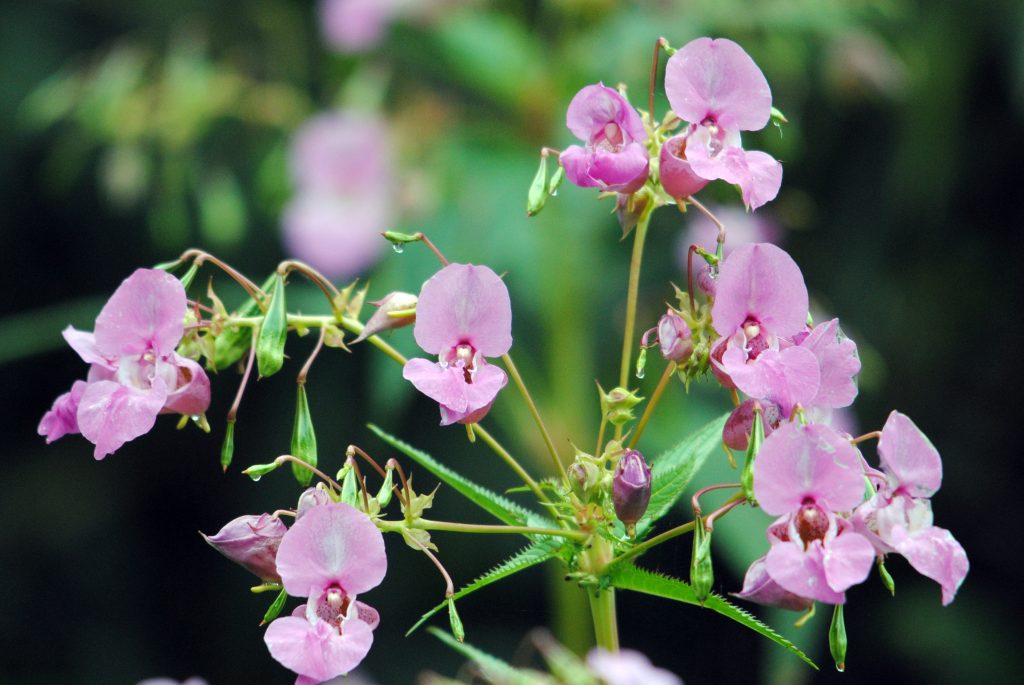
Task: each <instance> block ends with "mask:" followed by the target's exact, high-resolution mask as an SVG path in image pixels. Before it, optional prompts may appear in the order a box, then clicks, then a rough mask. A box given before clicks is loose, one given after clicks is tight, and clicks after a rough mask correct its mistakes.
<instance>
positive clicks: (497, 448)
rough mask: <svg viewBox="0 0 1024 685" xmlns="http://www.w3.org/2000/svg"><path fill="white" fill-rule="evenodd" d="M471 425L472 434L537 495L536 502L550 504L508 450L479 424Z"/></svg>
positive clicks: (535, 482)
mask: <svg viewBox="0 0 1024 685" xmlns="http://www.w3.org/2000/svg"><path fill="white" fill-rule="evenodd" d="M471 425H472V427H473V432H474V433H476V434H477V435H479V436H480V437H481V438H482V439H483V441H484V442H486V443H487V445H488V447H490V448H491V449H492V450H494V452H495V454H497V455H498V456H499V457H501V459H502V461H504V462H505V463H506V464H508V466H509V468H511V469H512V470H513V471H515V472H516V475H517V476H519V478H520V479H521V480H522V481H523V482H524V483H526V486H527V487H528V488H530V490H533V494H535V495H537V499H538V500H540V501H541V502H544V503H546V504H551V500H549V499H548V496H547V495H545V494H544V491H543V490H541V489H540V485H538V484H537V481H535V480H534V479H533V477H532V476H530V474H529V473H527V472H526V469H524V468H523V467H522V465H521V464H520V463H519V462H518V461H516V459H515V457H513V456H512V455H511V454H509V453H508V450H506V449H505V448H504V447H502V445H501V443H499V442H498V441H497V440H495V439H494V437H493V436H492V435H491V434H490V433H488V432H487V431H486V430H484V428H483V427H482V426H481V425H480V424H479V423H474V424H471Z"/></svg>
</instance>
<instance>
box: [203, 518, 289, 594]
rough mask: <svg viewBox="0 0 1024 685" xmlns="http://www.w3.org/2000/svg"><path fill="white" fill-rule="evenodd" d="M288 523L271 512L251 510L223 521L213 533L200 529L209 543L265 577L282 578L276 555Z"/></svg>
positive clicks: (276, 580)
mask: <svg viewBox="0 0 1024 685" xmlns="http://www.w3.org/2000/svg"><path fill="white" fill-rule="evenodd" d="M286 532H288V527H287V526H285V525H284V523H283V522H282V521H281V519H279V518H276V517H274V516H271V515H270V514H260V515H258V516H257V515H255V514H248V515H245V516H239V517H238V518H235V519H232V520H231V521H228V522H227V523H226V524H224V527H223V528H221V529H220V530H219V531H217V533H216V534H214V535H205V534H204V533H199V534H200V535H202V536H203V539H204V540H206V542H207V544H209V545H210V546H211V547H213V548H214V549H215V550H217V551H218V552H220V553H221V554H223V555H224V556H225V557H227V558H228V559H230V560H231V561H233V562H235V563H236V564H238V565H240V566H242V568H244V569H246V570H247V571H249V572H250V573H253V574H255V575H256V576H259V577H260V578H262V579H263V580H269V581H274V582H278V583H279V582H281V576H279V575H278V573H277V567H276V566H275V564H274V558H275V557H276V556H277V548H278V546H279V545H280V544H281V539H282V538H283V537H284V534H285V533H286Z"/></svg>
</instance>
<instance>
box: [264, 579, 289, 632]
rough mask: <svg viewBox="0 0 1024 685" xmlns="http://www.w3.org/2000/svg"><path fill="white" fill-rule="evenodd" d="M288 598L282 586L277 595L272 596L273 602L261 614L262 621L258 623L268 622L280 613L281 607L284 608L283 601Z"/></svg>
mask: <svg viewBox="0 0 1024 685" xmlns="http://www.w3.org/2000/svg"><path fill="white" fill-rule="evenodd" d="M287 599H288V593H287V592H285V590H284V588H282V589H281V591H280V592H278V593H277V597H275V598H274V602H273V604H271V605H270V606H269V607H268V608H267V613H265V614H263V621H262V622H261V623H260V625H264V624H266V623H270V622H271V621H273V620H274V619H275V618H277V617H278V616H279V615H280V614H281V609H284V603H285V601H286V600H287Z"/></svg>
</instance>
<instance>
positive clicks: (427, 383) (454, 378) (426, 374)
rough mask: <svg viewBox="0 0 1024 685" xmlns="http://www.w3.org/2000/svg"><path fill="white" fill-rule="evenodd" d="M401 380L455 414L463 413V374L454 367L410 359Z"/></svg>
mask: <svg viewBox="0 0 1024 685" xmlns="http://www.w3.org/2000/svg"><path fill="white" fill-rule="evenodd" d="M402 378H404V379H405V380H407V381H409V382H410V383H412V384H413V385H414V386H416V389H417V390H419V391H420V392H421V393H423V394H424V395H426V396H427V397H429V398H430V399H432V400H434V401H436V402H438V403H439V404H441V405H443V406H446V407H448V408H449V409H451V410H452V411H455V412H465V411H466V407H467V406H468V402H469V400H468V398H467V397H466V386H467V383H466V379H465V372H464V371H463V370H462V369H461V368H459V367H456V366H447V367H445V366H441V365H440V364H438V363H435V362H430V361H427V360H426V359H410V360H409V361H407V362H406V363H405V366H404V367H403V368H402Z"/></svg>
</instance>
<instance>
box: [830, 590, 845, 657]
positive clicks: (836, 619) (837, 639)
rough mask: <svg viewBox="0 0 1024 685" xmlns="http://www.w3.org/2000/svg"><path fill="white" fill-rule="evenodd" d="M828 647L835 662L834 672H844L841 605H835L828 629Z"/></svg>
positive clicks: (843, 636)
mask: <svg viewBox="0 0 1024 685" xmlns="http://www.w3.org/2000/svg"><path fill="white" fill-rule="evenodd" d="M828 647H829V651H830V652H832V659H833V660H834V661H835V662H836V670H837V671H839V672H840V673H842V672H843V671H845V670H846V620H845V619H844V618H843V605H842V604H836V608H835V611H834V612H833V614H832V625H830V626H829V628H828Z"/></svg>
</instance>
